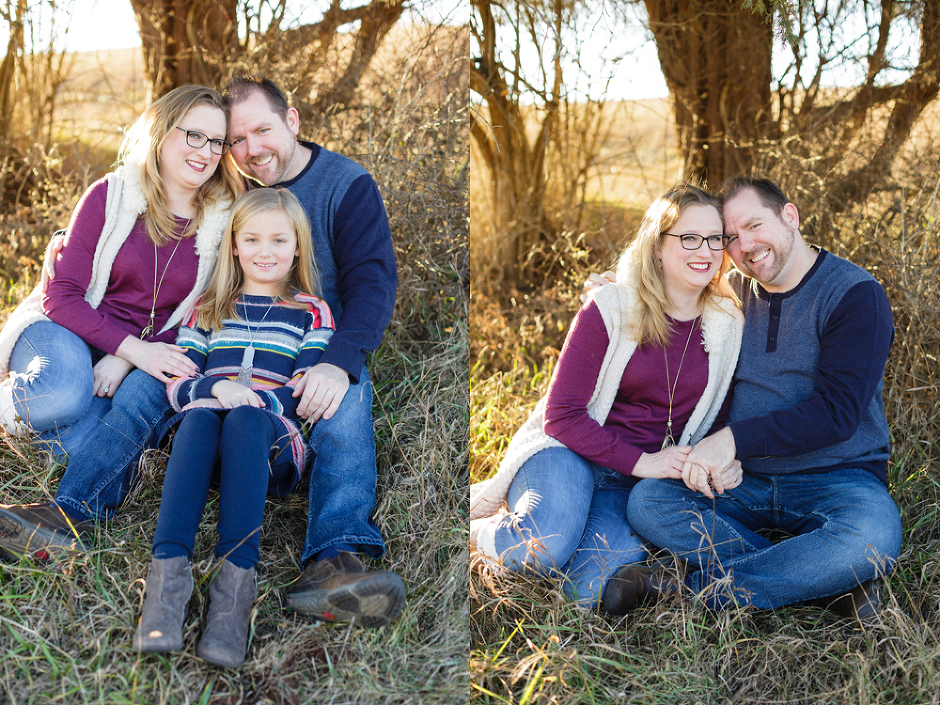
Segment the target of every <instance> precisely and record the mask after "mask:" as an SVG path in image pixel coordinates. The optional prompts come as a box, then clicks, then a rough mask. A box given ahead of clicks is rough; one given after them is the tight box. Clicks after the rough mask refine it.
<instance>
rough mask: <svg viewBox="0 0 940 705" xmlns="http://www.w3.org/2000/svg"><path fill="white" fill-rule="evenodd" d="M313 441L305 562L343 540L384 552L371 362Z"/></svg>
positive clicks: (318, 426) (375, 554)
mask: <svg viewBox="0 0 940 705" xmlns="http://www.w3.org/2000/svg"><path fill="white" fill-rule="evenodd" d="M310 447H311V448H312V449H313V453H314V458H313V465H312V466H311V468H310V489H309V491H308V498H309V502H308V506H307V536H306V538H305V540H304V550H303V554H302V555H301V565H305V564H306V563H307V562H308V561H309V560H310V559H311V558H313V557H314V556H315V555H316V554H317V553H319V552H320V551H322V550H323V549H325V548H327V547H328V546H332V545H334V544H337V543H346V544H350V545H353V546H357V547H358V548H359V550H360V551H363V552H365V553H367V554H369V555H370V556H372V557H374V558H381V557H382V554H384V553H385V543H384V542H383V541H382V534H381V533H380V532H379V529H378V527H377V526H376V525H375V522H374V521H373V520H372V510H373V509H374V508H375V491H376V481H377V471H376V463H375V434H374V433H373V430H372V380H371V379H370V377H369V373H368V371H367V370H366V368H365V367H363V368H362V372H361V373H360V375H359V384H352V383H350V385H349V390H348V391H347V392H346V396H345V397H344V398H343V402H342V404H340V406H339V409H338V410H337V412H336V414H334V415H333V417H332V418H330V419H326V420H324V419H320V421H318V422H317V423H316V425H315V426H314V427H313V431H312V432H311V434H310Z"/></svg>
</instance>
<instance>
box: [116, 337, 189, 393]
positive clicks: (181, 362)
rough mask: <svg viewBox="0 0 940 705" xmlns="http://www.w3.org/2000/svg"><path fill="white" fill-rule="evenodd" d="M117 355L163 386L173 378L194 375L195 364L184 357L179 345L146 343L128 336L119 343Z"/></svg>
mask: <svg viewBox="0 0 940 705" xmlns="http://www.w3.org/2000/svg"><path fill="white" fill-rule="evenodd" d="M117 354H118V355H119V356H120V357H122V358H124V359H125V360H127V361H128V362H130V363H131V364H132V365H134V367H139V368H140V369H142V370H143V371H144V372H146V373H147V374H148V375H150V376H151V377H155V378H156V379H158V380H160V381H161V382H163V383H164V384H169V383H170V382H172V381H173V379H174V378H175V377H189V376H191V375H193V374H195V373H196V363H194V362H193V361H192V360H190V359H189V358H188V357H186V351H185V350H184V349H183V348H181V347H180V346H179V345H170V344H168V343H148V342H145V341H143V340H140V339H138V338H135V337H133V336H130V335H129V336H127V337H126V338H124V340H123V341H122V342H121V345H120V347H119V348H118V349H117Z"/></svg>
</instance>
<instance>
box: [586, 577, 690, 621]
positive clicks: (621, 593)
mask: <svg viewBox="0 0 940 705" xmlns="http://www.w3.org/2000/svg"><path fill="white" fill-rule="evenodd" d="M677 592H679V578H677V577H676V575H675V573H673V572H671V571H668V570H665V569H662V568H659V569H655V568H647V567H645V566H638V565H625V566H623V567H622V568H619V569H618V570H617V572H616V573H614V574H613V575H612V576H611V577H610V580H608V581H607V585H606V586H605V587H604V595H603V597H602V599H601V609H603V610H604V611H605V612H607V613H608V614H627V613H628V612H632V611H633V610H635V609H636V608H637V607H639V606H640V605H641V604H643V603H644V602H649V601H651V600H652V601H654V602H655V601H659V600H661V599H663V598H665V597H668V596H670V595H675V594H676V593H677Z"/></svg>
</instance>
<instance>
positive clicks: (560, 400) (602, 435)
mask: <svg viewBox="0 0 940 705" xmlns="http://www.w3.org/2000/svg"><path fill="white" fill-rule="evenodd" d="M672 324H673V326H674V329H675V332H674V334H673V336H672V339H671V340H670V343H669V345H668V346H667V347H666V354H665V355H663V348H660V347H657V346H653V345H644V346H642V347H638V348H637V350H636V351H635V352H634V353H633V355H632V357H631V358H630V360H629V362H628V363H627V366H626V369H625V370H624V373H623V377H622V378H621V380H620V386H619V389H618V391H617V395H616V398H615V399H614V404H613V407H612V408H611V410H610V413H609V414H608V416H607V420H606V421H605V422H604V425H603V426H602V425H600V424H599V423H597V422H596V421H595V420H594V419H592V418H591V417H590V416H588V412H587V405H588V402H589V401H590V399H591V395H592V394H593V392H594V388H595V386H596V384H597V378H598V375H599V374H600V369H601V363H602V362H603V360H604V355H605V354H606V352H607V346H608V344H609V343H610V339H609V338H608V336H607V329H606V327H605V326H604V320H603V318H602V317H601V313H600V311H599V310H598V308H597V305H596V304H595V303H594V302H590V303H588V304H587V305H586V306H584V307H583V308H582V309H581V310H580V311H579V312H578V315H577V316H576V317H575V319H574V322H573V323H572V324H571V330H570V331H569V332H568V337H567V339H566V340H565V344H564V346H563V348H562V351H561V355H560V356H559V358H558V364H557V366H556V367H555V373H554V375H553V377H552V381H551V384H550V385H549V388H548V399H547V401H546V407H545V426H544V430H545V432H546V433H547V434H548V435H549V436H551V437H552V438H554V439H556V440H558V441H560V442H561V443H563V444H564V445H565V446H566V447H568V448H570V449H571V450H573V451H575V452H576V453H578V454H579V455H581V456H582V457H584V458H587V459H588V460H591V461H593V462H595V463H597V464H598V465H602V466H603V467H607V468H610V469H612V470H616V471H617V472H621V473H623V474H624V475H629V474H631V473H632V472H633V467H634V466H635V465H636V463H637V461H638V460H639V459H640V456H641V455H642V454H643V453H656V452H658V451H659V450H661V448H662V444H663V439H664V438H665V437H666V426H667V420H668V418H669V394H668V391H667V384H666V356H668V358H669V380H670V383H669V388H671V387H672V385H673V384H674V383H675V382H676V373H677V372H678V375H679V377H678V383H677V384H675V394H674V396H673V400H672V429H673V433H672V435H673V438H675V439H676V442H677V443H678V441H679V438H680V436H681V434H682V430H683V429H684V428H685V424H686V423H687V422H688V420H689V417H691V415H692V411H693V410H694V408H695V405H696V404H697V403H698V401H699V399H700V398H701V396H702V393H703V392H704V391H705V386H706V384H707V382H708V354H707V353H706V352H705V348H704V346H703V345H702V332H701V319H700V318H696V319H695V320H693V321H672ZM693 325H694V327H695V330H694V331H692V326H693ZM690 333H691V338H690V337H689V335H690ZM687 341H688V348H687V349H686V342H687ZM683 352H684V359H683ZM680 362H681V369H680ZM729 396H730V395H729ZM727 414H728V400H727V399H726V400H725V403H724V404H723V405H722V408H721V410H720V411H719V413H718V417H717V418H716V420H715V424H714V427H715V428H717V427H718V426H720V425H723V424H724V421H725V419H726V418H727Z"/></svg>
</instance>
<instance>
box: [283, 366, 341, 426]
mask: <svg viewBox="0 0 940 705" xmlns="http://www.w3.org/2000/svg"><path fill="white" fill-rule="evenodd" d="M348 389H349V375H348V374H347V373H346V370H344V369H343V368H342V367H337V366H336V365H331V364H330V363H328V362H321V363H320V364H318V365H314V366H313V367H311V368H310V369H309V370H307V371H306V372H305V373H304V376H303V377H301V378H300V381H299V382H298V383H297V388H296V389H294V393H293V394H292V395H291V396H294V397H298V396H299V397H300V402H299V403H298V404H297V414H298V415H299V416H300V417H302V418H305V419H307V420H309V421H313V422H314V423H316V422H317V421H319V420H320V419H321V418H324V419H328V418H331V417H332V416H333V414H335V413H336V410H337V409H339V405H340V403H342V401H343V397H345V396H346V391H347V390H348Z"/></svg>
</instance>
